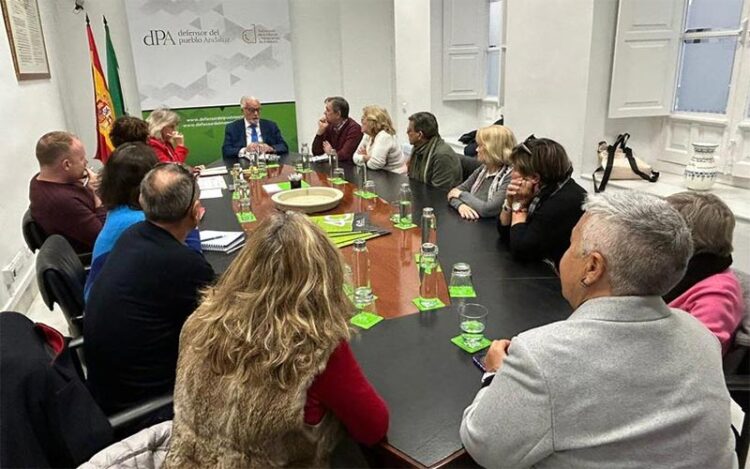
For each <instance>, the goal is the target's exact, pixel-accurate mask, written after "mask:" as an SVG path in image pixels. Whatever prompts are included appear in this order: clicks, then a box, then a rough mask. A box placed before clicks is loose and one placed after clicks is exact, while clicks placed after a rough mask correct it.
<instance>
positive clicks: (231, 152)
mask: <svg viewBox="0 0 750 469" xmlns="http://www.w3.org/2000/svg"><path fill="white" fill-rule="evenodd" d="M240 107H241V108H242V114H243V115H244V117H243V118H242V119H238V120H236V121H234V122H231V123H229V124H227V126H226V129H224V145H223V146H222V147H221V153H222V155H223V156H224V161H226V162H227V163H236V162H237V161H238V160H239V158H247V157H249V156H250V153H251V152H252V151H258V152H262V153H275V154H277V155H283V154H285V153H289V148H288V147H287V145H286V142H285V141H284V137H282V136H281V131H280V130H279V126H278V125H276V123H275V122H273V121H270V120H268V119H261V118H260V111H261V104H260V101H258V99H256V98H254V97H252V96H243V97H242V99H241V100H240Z"/></svg>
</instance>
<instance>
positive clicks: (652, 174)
mask: <svg viewBox="0 0 750 469" xmlns="http://www.w3.org/2000/svg"><path fill="white" fill-rule="evenodd" d="M629 138H630V134H628V133H624V134H620V135H618V136H617V140H615V143H613V144H612V145H607V142H599V147H598V149H597V156H598V158H599V167H598V168H597V169H596V170H595V171H594V173H593V174H592V175H591V178H592V179H593V181H594V191H595V192H602V191H604V189H605V188H606V187H607V183H608V182H609V180H610V179H645V180H646V181H648V182H656V181H657V180H658V179H659V173H658V172H657V171H654V170H653V169H652V168H651V165H649V164H648V163H646V162H645V161H643V160H641V159H640V158H637V157H635V156H633V150H632V149H631V148H630V147H628V146H627V143H628V139H629ZM597 173H602V182H601V184H600V183H598V182H597V180H596V175H597Z"/></svg>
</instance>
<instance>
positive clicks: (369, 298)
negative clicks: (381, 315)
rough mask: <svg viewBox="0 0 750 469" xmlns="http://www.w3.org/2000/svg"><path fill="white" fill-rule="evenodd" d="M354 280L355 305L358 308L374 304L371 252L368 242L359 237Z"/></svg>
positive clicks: (355, 248) (354, 258)
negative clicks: (371, 279)
mask: <svg viewBox="0 0 750 469" xmlns="http://www.w3.org/2000/svg"><path fill="white" fill-rule="evenodd" d="M352 264H353V268H352V282H353V287H354V305H355V306H356V307H357V309H365V307H367V305H369V304H372V302H373V295H372V284H371V283H370V254H369V252H368V251H367V242H366V241H365V240H364V239H358V240H357V241H355V242H354V251H353V262H352Z"/></svg>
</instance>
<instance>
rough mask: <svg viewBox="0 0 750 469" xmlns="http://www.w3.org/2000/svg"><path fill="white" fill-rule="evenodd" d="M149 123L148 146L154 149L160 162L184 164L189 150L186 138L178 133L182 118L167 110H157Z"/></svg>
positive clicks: (151, 115)
mask: <svg viewBox="0 0 750 469" xmlns="http://www.w3.org/2000/svg"><path fill="white" fill-rule="evenodd" d="M146 122H148V133H149V138H148V144H149V145H151V148H153V149H154V152H155V153H156V157H157V158H159V161H164V162H167V163H184V162H185V160H186V159H187V155H188V149H187V147H186V146H185V137H184V136H183V135H182V134H181V133H179V132H178V131H177V126H178V125H179V124H180V116H178V115H177V113H176V112H174V111H171V110H169V109H167V108H159V109H155V110H154V111H153V112H152V113H151V114H150V115H149V116H148V118H147V119H146Z"/></svg>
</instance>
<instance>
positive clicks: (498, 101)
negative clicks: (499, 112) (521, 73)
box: [482, 0, 508, 107]
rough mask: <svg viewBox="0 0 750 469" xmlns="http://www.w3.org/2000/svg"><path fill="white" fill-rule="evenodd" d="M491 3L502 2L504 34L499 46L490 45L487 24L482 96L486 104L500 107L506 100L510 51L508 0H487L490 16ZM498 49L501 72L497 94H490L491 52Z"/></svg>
mask: <svg viewBox="0 0 750 469" xmlns="http://www.w3.org/2000/svg"><path fill="white" fill-rule="evenodd" d="M491 3H502V11H503V24H502V26H501V27H502V35H501V37H500V44H499V45H498V46H497V47H491V46H490V45H489V23H488V24H487V31H488V33H487V37H488V41H487V48H486V50H485V54H486V55H485V70H484V73H485V88H484V90H485V92H484V97H483V98H482V101H483V102H484V103H486V104H495V105H497V106H498V107H501V106H502V105H503V102H504V101H505V57H506V56H507V51H508V45H507V44H508V40H507V38H508V28H507V25H508V0H487V17H488V18H489V15H490V4H491ZM495 51H497V52H498V53H499V62H500V63H499V70H500V73H498V77H497V78H498V83H497V91H498V93H497V95H488V94H487V85H486V83H487V77H488V75H489V73H490V54H491V53H492V52H495Z"/></svg>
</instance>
